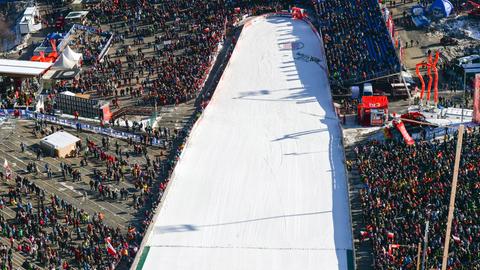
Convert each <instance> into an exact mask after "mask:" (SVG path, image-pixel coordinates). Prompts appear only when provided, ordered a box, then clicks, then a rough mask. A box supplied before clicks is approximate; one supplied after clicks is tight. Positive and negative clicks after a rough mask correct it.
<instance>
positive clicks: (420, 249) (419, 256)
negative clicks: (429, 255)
mask: <svg viewBox="0 0 480 270" xmlns="http://www.w3.org/2000/svg"><path fill="white" fill-rule="evenodd" d="M421 254H422V242H418V251H417V270H420V264H421V261H420V258H421Z"/></svg>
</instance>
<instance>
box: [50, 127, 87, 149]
mask: <svg viewBox="0 0 480 270" xmlns="http://www.w3.org/2000/svg"><path fill="white" fill-rule="evenodd" d="M78 141H80V139H79V138H77V137H75V136H73V135H72V134H70V133H68V132H65V131H57V132H55V133H53V134H51V135H49V136H47V137H45V138H43V139H42V142H43V143H46V144H48V145H49V146H51V147H52V148H55V149H59V148H64V147H65V146H69V145H72V144H75V143H77V142H78Z"/></svg>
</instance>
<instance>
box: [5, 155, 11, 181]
mask: <svg viewBox="0 0 480 270" xmlns="http://www.w3.org/2000/svg"><path fill="white" fill-rule="evenodd" d="M3 169H4V171H5V176H6V177H7V178H9V177H10V176H11V175H12V169H11V168H10V165H8V161H7V159H5V162H3Z"/></svg>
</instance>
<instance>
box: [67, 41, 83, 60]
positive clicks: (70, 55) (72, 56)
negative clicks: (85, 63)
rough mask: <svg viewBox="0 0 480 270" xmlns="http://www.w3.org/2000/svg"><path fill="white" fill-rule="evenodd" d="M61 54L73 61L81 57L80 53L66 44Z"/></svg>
mask: <svg viewBox="0 0 480 270" xmlns="http://www.w3.org/2000/svg"><path fill="white" fill-rule="evenodd" d="M63 54H64V55H65V56H66V57H67V58H68V59H70V60H72V61H74V62H75V63H78V62H79V61H80V60H81V59H82V54H81V53H77V52H75V51H73V50H72V48H70V46H68V45H67V47H65V49H64V50H63Z"/></svg>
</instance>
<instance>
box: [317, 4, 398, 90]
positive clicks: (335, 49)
mask: <svg viewBox="0 0 480 270" xmlns="http://www.w3.org/2000/svg"><path fill="white" fill-rule="evenodd" d="M318 12H319V19H320V25H321V26H320V30H321V33H322V35H323V42H324V47H325V53H326V56H327V62H328V69H329V71H330V80H331V81H333V82H337V83H339V84H340V85H346V84H352V83H355V82H359V81H366V80H371V79H374V78H377V77H381V76H386V75H390V74H394V73H398V72H400V62H399V59H398V56H397V54H396V52H395V49H394V47H393V43H392V41H391V38H390V34H389V32H388V30H387V28H386V25H385V21H384V19H383V15H382V13H381V11H380V7H379V4H378V1H376V0H366V1H357V0H347V1H340V0H334V1H320V2H319V5H318Z"/></svg>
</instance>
